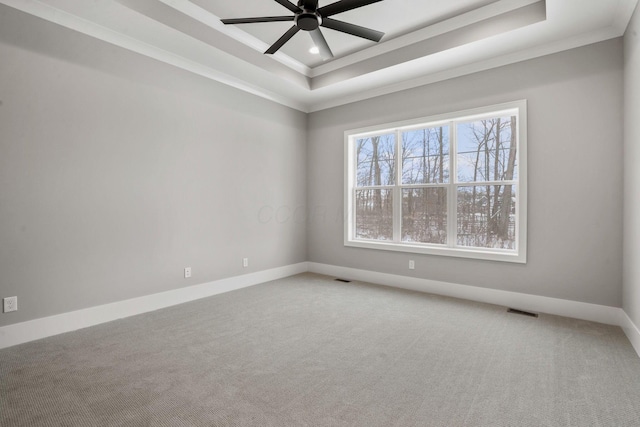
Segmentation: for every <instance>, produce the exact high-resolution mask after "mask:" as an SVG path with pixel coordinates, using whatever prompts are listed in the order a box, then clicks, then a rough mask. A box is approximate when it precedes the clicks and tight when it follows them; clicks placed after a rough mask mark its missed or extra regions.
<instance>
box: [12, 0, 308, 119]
mask: <svg viewBox="0 0 640 427" xmlns="http://www.w3.org/2000/svg"><path fill="white" fill-rule="evenodd" d="M0 3H2V4H4V5H6V6H9V7H12V8H14V9H16V10H19V11H21V12H24V13H28V14H30V15H33V16H36V17H38V18H41V19H44V20H46V21H49V22H52V23H54V24H57V25H60V26H62V27H65V28H68V29H71V30H74V31H77V32H79V33H82V34H85V35H88V36H90V37H94V38H96V39H98V40H102V41H104V42H107V43H110V44H112V45H115V46H118V47H121V48H124V49H127V50H129V51H132V52H135V53H138V54H141V55H144V56H146V57H149V58H153V59H156V60H158V61H160V62H163V63H166V64H169V65H172V66H175V67H177V68H180V69H183V70H185V71H189V72H192V73H194V74H197V75H199V76H202V77H205V78H208V79H210V80H214V81H217V82H219V83H221V84H224V85H227V86H231V87H233V88H236V89H239V90H241V91H243V92H247V93H250V94H252V95H256V96H259V97H261V98H264V99H267V100H269V101H273V102H275V103H277V104H281V105H284V106H286V107H290V108H293V109H295V110H299V111H302V112H304V113H308V112H309V106H308V105H307V104H305V103H302V102H298V101H295V100H293V99H291V98H290V97H287V96H283V95H279V94H277V93H274V92H271V91H268V90H265V89H263V88H261V87H259V86H257V85H253V84H250V83H247V82H245V81H243V80H241V79H238V78H235V77H233V76H230V75H228V74H225V73H222V72H220V71H216V70H214V69H212V68H209V67H207V66H204V65H202V64H199V63H197V62H195V61H192V60H189V59H187V58H184V57H182V56H179V55H176V54H174V53H171V52H168V51H166V50H163V49H160V48H158V47H155V46H153V45H150V44H148V43H145V42H142V41H139V40H136V39H134V38H131V37H129V36H126V35H124V34H121V33H119V32H117V31H114V30H111V29H109V28H106V27H103V26H101V25H98V24H95V23H93V22H90V21H88V20H86V19H83V18H80V17H77V16H75V15H73V14H70V13H68V12H66V11H63V10H60V9H56V8H55V7H53V6H50V5H47V4H44V3H42V2H41V1H38V0H29V1H26V2H25V1H24V0H0Z"/></svg>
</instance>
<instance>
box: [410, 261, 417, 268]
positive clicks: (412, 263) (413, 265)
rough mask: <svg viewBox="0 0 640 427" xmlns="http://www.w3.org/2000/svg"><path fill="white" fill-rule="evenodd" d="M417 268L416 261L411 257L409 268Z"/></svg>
mask: <svg viewBox="0 0 640 427" xmlns="http://www.w3.org/2000/svg"><path fill="white" fill-rule="evenodd" d="M415 268H416V263H415V261H414V260H412V259H410V260H409V270H415Z"/></svg>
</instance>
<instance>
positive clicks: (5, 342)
mask: <svg viewBox="0 0 640 427" xmlns="http://www.w3.org/2000/svg"><path fill="white" fill-rule="evenodd" d="M305 272H312V273H319V274H324V275H327V276H335V277H339V278H344V279H351V280H358V281H363V282H369V283H374V284H379V285H385V286H391V287H396V288H402V289H410V290H414V291H420V292H429V293H433V294H437V295H444V296H450V297H454V298H460V299H466V300H472V301H478V302H485V303H489V304H496V305H502V306H505V307H513V308H517V309H520V310H526V311H533V312H539V313H548V314H555V315H558V316H565V317H571V318H575V319H583V320H590V321H593V322H599V323H606V324H610V325H616V326H620V327H622V329H623V330H624V332H625V334H626V335H627V337H628V338H629V341H631V344H632V345H633V347H634V348H635V350H636V352H637V353H638V356H640V330H639V329H638V327H637V326H636V325H634V323H633V322H632V321H631V319H630V318H629V316H627V314H626V313H625V312H624V311H623V310H622V309H621V308H616V307H609V306H603V305H597V304H588V303H583V302H576V301H569V300H563V299H557V298H549V297H542V296H537V295H529V294H521V293H517V292H509V291H501V290H497V289H487V288H480V287H476V286H468V285H459V284H455V283H447V282H440V281H436V280H429V279H420V278H415V277H407V276H399V275H394V274H387V273H378V272H374V271H367V270H359V269H355V268H349V267H340V266H335V265H328V264H319V263H314V262H301V263H299V264H293V265H288V266H284V267H278V268H273V269H270V270H264V271H259V272H255V273H250V274H244V275H241V276H235V277H229V278H226V279H220V280H215V281H213V282H208V283H202V284H199V285H194V286H189V287H186V288H180V289H174V290H171V291H166V292H160V293H157V294H152V295H146V296H143V297H139V298H133V299H129V300H125V301H118V302H114V303H110V304H104V305H100V306H96V307H90V308H86V309H82V310H77V311H72V312H68V313H63V314H58V315H55V316H49V317H43V318H40V319H35V320H30V321H27V322H22V323H16V324H13V325H8V326H4V327H0V349H1V348H5V347H11V346H14V345H18V344H22V343H25V342H29V341H33V340H37V339H41V338H46V337H49V336H53V335H58V334H62V333H65V332H71V331H75V330H78V329H82V328H86V327H89V326H94V325H97V324H100V323H105V322H110V321H113V320H117V319H122V318H124V317H129V316H135V315H137V314H143V313H147V312H150V311H154V310H159V309H161V308H165V307H170V306H173V305H177V304H182V303H185V302H189V301H194V300H197V299H200V298H206V297H209V296H213V295H217V294H221V293H224V292H229V291H233V290H236V289H241V288H246V287H249V286H253V285H257V284H260V283H264V282H268V281H271V280H276V279H281V278H283V277H288V276H293V275H295V274H300V273H305Z"/></svg>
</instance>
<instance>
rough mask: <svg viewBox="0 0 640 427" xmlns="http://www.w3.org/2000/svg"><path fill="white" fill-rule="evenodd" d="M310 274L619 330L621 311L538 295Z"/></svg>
mask: <svg viewBox="0 0 640 427" xmlns="http://www.w3.org/2000/svg"><path fill="white" fill-rule="evenodd" d="M309 271H311V272H313V273H319V274H325V275H328V276H335V277H339V278H343V279H351V280H359V281H363V282H369V283H376V284H379V285H385V286H391V287H396V288H402V289H410V290H414V291H420V292H429V293H432V294H437V295H444V296H449V297H454V298H460V299H466V300H472V301H478V302H485V303H489V304H496V305H502V306H505V307H511V308H516V309H519V310H526V311H533V312H536V313H547V314H555V315H558V316H564V317H571V318H574V319H582V320H590V321H592V322H598V323H606V324H608V325H616V326H620V313H621V312H622V313H624V312H623V311H622V309H621V308H617V307H609V306H605V305H597V304H588V303H584V302H577V301H569V300H564V299H558V298H549V297H542V296H538V295H530V294H521V293H517V292H509V291H501V290H497V289H488V288H480V287H477V286H468V285H459V284H455V283H448V282H440V281H436V280H429V279H420V278H416V277H407V276H398V275H395V274H386V273H378V272H374V271H367V270H358V269H355V268H348V267H339V266H335V265H327V264H318V263H314V262H310V263H309Z"/></svg>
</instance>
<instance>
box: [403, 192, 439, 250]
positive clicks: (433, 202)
mask: <svg viewBox="0 0 640 427" xmlns="http://www.w3.org/2000/svg"><path fill="white" fill-rule="evenodd" d="M402 241H403V242H420V243H438V244H446V243H447V189H446V188H441V187H437V188H411V189H403V190H402Z"/></svg>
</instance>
